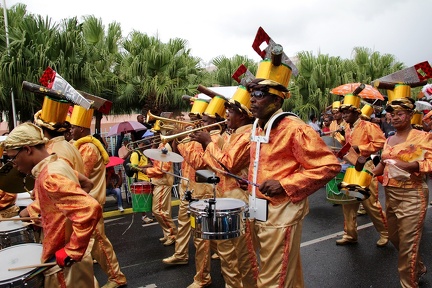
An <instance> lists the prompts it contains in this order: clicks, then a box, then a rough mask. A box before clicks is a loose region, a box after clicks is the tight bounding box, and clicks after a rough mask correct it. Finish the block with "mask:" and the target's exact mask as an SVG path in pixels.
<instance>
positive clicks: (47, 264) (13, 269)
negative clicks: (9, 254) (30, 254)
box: [8, 262, 57, 271]
mask: <svg viewBox="0 0 432 288" xmlns="http://www.w3.org/2000/svg"><path fill="white" fill-rule="evenodd" d="M55 265H57V263H56V262H48V263H41V264H33V265H27V266H20V267H13V268H9V269H8V271H15V270H23V269H32V268H40V267H51V266H55Z"/></svg>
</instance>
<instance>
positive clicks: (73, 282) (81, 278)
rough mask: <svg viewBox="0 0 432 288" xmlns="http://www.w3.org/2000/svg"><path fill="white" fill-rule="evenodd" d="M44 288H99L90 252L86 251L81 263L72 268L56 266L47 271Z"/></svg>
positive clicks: (74, 264)
mask: <svg viewBox="0 0 432 288" xmlns="http://www.w3.org/2000/svg"><path fill="white" fill-rule="evenodd" d="M44 287H45V288H58V287H61V288H65V287H71V288H74V287H88V288H99V283H98V282H97V280H96V278H95V276H94V271H93V259H92V257H91V255H90V252H89V250H87V251H86V253H85V254H84V256H83V258H82V260H81V261H80V262H76V263H73V264H72V265H71V266H70V267H64V268H60V267H59V266H57V265H56V266H54V267H52V268H50V269H48V270H45V271H44Z"/></svg>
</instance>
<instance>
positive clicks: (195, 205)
mask: <svg viewBox="0 0 432 288" xmlns="http://www.w3.org/2000/svg"><path fill="white" fill-rule="evenodd" d="M208 206H209V199H204V200H199V201H195V202H191V203H190V204H189V207H190V209H191V210H193V211H205V210H206V208H207V207H208ZM246 208H247V205H246V203H245V202H244V201H242V200H239V199H234V198H216V205H215V210H216V211H217V212H228V211H237V210H238V211H241V210H244V209H246Z"/></svg>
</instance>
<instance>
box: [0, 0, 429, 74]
mask: <svg viewBox="0 0 432 288" xmlns="http://www.w3.org/2000/svg"><path fill="white" fill-rule="evenodd" d="M4 1H6V6H7V8H10V7H12V6H13V5H14V4H16V3H23V4H25V5H27V11H28V12H29V13H33V14H40V15H43V16H49V17H51V18H52V20H53V21H55V22H59V21H60V20H61V19H64V18H71V17H74V16H77V17H78V19H79V20H82V18H81V17H82V16H85V15H94V16H95V17H97V18H101V19H102V23H103V24H104V25H105V26H106V27H107V26H108V24H109V23H111V22H114V21H115V22H118V23H120V24H121V27H122V30H123V36H124V37H125V36H127V34H128V33H129V32H131V31H132V30H137V31H140V32H143V33H146V34H147V35H149V36H158V37H159V39H160V40H161V41H163V42H167V41H168V40H169V39H171V38H182V39H185V40H187V41H188V44H189V45H188V48H190V49H191V54H192V55H193V56H195V57H200V58H201V59H203V61H204V62H209V61H210V60H211V59H212V58H214V57H217V56H221V55H224V56H226V57H228V58H231V57H232V56H234V55H236V54H239V55H245V56H248V57H249V58H252V59H253V60H256V61H258V60H260V57H259V56H258V55H257V54H256V52H255V51H254V50H253V49H252V47H251V45H252V42H253V40H254V38H255V34H256V31H257V30H258V27H260V26H261V27H263V28H264V30H265V31H266V32H267V33H268V34H269V35H270V37H271V38H272V39H273V40H274V41H275V42H276V43H278V44H281V45H282V46H283V48H284V51H285V53H286V54H287V55H288V56H293V55H295V54H296V53H297V52H300V51H308V52H312V53H313V55H315V56H317V55H318V54H319V53H321V54H328V55H330V56H340V57H342V58H344V59H350V58H351V53H352V50H353V48H354V47H366V48H370V49H372V50H373V51H378V52H380V53H381V54H392V55H394V56H395V57H396V59H397V60H398V61H400V62H403V63H404V64H405V65H406V66H412V65H414V64H416V63H419V62H422V61H429V63H432V37H431V32H430V31H431V23H432V20H431V17H430V13H431V11H432V1H431V0H300V1H292V0H272V1H269V0H267V1H257V0H249V1H243V0H229V1H228V0H218V1H208V0H185V1H175V0H165V1H164V0H123V1H112V0H103V1H101V0H74V1H64V0H57V1H53V0H50V1H48V0H13V1H12V0H4ZM2 3H3V2H2Z"/></svg>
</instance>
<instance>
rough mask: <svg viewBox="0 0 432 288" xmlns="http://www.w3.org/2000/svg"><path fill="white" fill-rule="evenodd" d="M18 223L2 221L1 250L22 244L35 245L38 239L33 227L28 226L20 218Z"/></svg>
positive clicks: (0, 225)
mask: <svg viewBox="0 0 432 288" xmlns="http://www.w3.org/2000/svg"><path fill="white" fill-rule="evenodd" d="M14 218H16V219H17V221H0V249H3V248H6V247H9V246H14V245H17V244H22V243H35V242H36V239H35V236H34V233H33V230H32V229H31V227H29V226H26V225H25V224H24V223H23V222H22V221H21V220H19V217H18V216H17V217H12V218H10V219H14Z"/></svg>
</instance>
